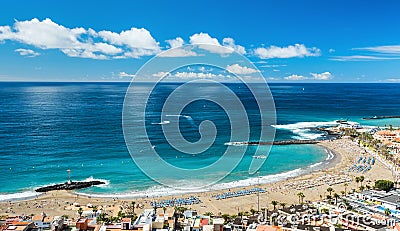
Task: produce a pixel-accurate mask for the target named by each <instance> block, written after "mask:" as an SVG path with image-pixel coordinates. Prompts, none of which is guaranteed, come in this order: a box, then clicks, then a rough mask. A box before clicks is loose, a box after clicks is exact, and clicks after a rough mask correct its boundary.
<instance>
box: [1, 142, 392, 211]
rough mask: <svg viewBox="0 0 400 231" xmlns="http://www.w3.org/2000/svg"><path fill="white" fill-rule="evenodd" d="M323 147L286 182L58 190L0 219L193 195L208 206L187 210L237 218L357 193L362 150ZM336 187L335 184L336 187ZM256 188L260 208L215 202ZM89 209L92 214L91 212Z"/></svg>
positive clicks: (376, 171) (240, 200) (248, 199)
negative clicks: (146, 193) (140, 191)
mask: <svg viewBox="0 0 400 231" xmlns="http://www.w3.org/2000/svg"><path fill="white" fill-rule="evenodd" d="M317 145H319V146H320V147H323V148H324V149H325V150H326V151H327V154H328V158H327V159H326V160H325V161H322V162H321V163H320V164H319V163H317V165H316V164H314V165H315V166H314V167H311V168H310V166H309V167H308V168H307V169H303V172H300V173H299V175H296V176H288V177H286V178H285V179H278V180H277V181H274V182H270V183H261V184H259V185H258V184H254V185H249V186H244V187H243V186H242V187H235V188H234V187H232V188H229V189H219V190H213V191H203V192H190V193H183V194H177V195H167V196H159V197H137V198H132V197H131V198H129V197H127V198H120V197H119V196H118V195H115V197H101V195H100V197H94V196H84V195H82V194H80V193H77V192H74V191H52V192H48V193H44V194H41V195H39V196H37V197H35V198H30V199H24V200H18V201H11V202H9V201H6V202H4V201H3V202H0V214H2V213H5V212H7V213H8V214H10V213H11V214H12V213H15V214H31V213H33V214H37V213H40V212H46V213H47V214H53V215H63V214H67V215H69V216H71V217H74V216H75V217H76V215H77V213H76V210H77V209H78V207H77V206H76V203H78V204H79V205H87V204H93V205H97V206H100V207H106V208H107V209H106V210H107V211H112V213H113V214H116V213H118V211H119V210H120V209H121V206H122V208H124V206H125V207H126V206H127V204H129V203H130V201H135V202H136V204H137V205H140V204H141V205H143V208H142V209H146V208H147V209H149V208H152V207H151V206H150V202H151V201H158V200H164V199H172V198H176V197H179V198H187V197H189V196H195V197H197V198H199V199H200V200H201V201H202V203H200V204H196V205H191V206H186V207H188V208H192V209H196V210H197V211H199V212H200V213H205V212H213V213H214V214H218V213H229V214H235V213H237V212H238V211H248V210H250V209H251V208H252V209H257V208H258V206H260V207H268V206H269V207H271V205H270V203H271V201H272V200H276V201H279V202H284V203H286V204H288V205H289V204H294V203H298V200H299V199H298V196H297V193H298V192H302V193H303V194H304V195H305V196H306V197H305V200H307V201H315V200H319V199H320V198H322V197H325V196H326V189H327V188H328V187H332V188H334V190H335V192H336V193H338V194H340V192H341V191H343V190H344V188H345V186H344V183H345V182H347V183H348V185H349V186H347V189H346V190H347V191H348V190H349V189H351V188H356V186H357V185H355V182H354V181H353V177H354V176H355V175H357V174H355V173H347V172H346V171H345V170H347V168H348V167H349V166H350V165H351V164H352V163H354V161H355V158H356V157H358V156H359V154H360V153H362V148H360V147H359V146H358V145H357V144H355V143H354V142H352V141H350V140H347V139H338V140H330V141H322V142H320V143H319V144H317ZM311 166H312V165H311ZM388 171H389V170H388V169H386V168H385V167H384V166H383V165H381V164H380V163H376V165H375V166H374V167H373V168H372V169H371V170H370V171H369V172H367V173H365V174H364V176H365V178H366V184H367V183H368V182H370V183H371V182H373V180H376V179H378V178H379V177H381V178H382V177H384V176H386V175H387V174H388ZM389 172H390V171H389ZM335 182H341V183H335ZM331 183H332V185H330V184H331ZM305 186H307V187H305ZM308 186H309V187H308ZM255 187H259V188H262V189H264V190H266V193H262V194H260V205H258V200H257V198H255V197H256V196H255V195H253V194H252V195H247V196H241V197H237V198H230V199H224V200H216V199H215V197H214V196H215V195H217V194H221V193H223V192H226V191H228V190H229V191H237V190H242V189H251V188H255ZM74 203H75V205H74ZM84 209H87V210H90V208H84ZM142 209H140V208H138V209H137V212H140V211H141V210H142ZM172 210H173V208H171V207H169V208H167V211H172Z"/></svg>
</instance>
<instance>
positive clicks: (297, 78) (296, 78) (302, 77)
mask: <svg viewBox="0 0 400 231" xmlns="http://www.w3.org/2000/svg"><path fill="white" fill-rule="evenodd" d="M284 79H286V80H296V81H297V80H305V79H308V78H307V77H305V76H302V75H295V74H293V75H289V76H286V77H285V78H284Z"/></svg>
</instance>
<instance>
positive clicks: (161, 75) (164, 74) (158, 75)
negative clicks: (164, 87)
mask: <svg viewBox="0 0 400 231" xmlns="http://www.w3.org/2000/svg"><path fill="white" fill-rule="evenodd" d="M170 75H171V73H169V72H164V71H160V72H157V73H154V74H153V76H154V77H158V78H161V77H165V76H170Z"/></svg>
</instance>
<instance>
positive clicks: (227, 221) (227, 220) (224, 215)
mask: <svg viewBox="0 0 400 231" xmlns="http://www.w3.org/2000/svg"><path fill="white" fill-rule="evenodd" d="M221 217H222V218H224V221H225V222H224V223H225V224H227V223H229V222H230V221H231V216H230V215H229V214H226V213H225V214H222V215H221Z"/></svg>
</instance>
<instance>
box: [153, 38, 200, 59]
mask: <svg viewBox="0 0 400 231" xmlns="http://www.w3.org/2000/svg"><path fill="white" fill-rule="evenodd" d="M166 42H167V43H168V44H169V47H170V48H171V49H170V50H168V51H166V52H162V53H160V54H159V55H158V56H159V57H190V56H197V53H196V52H194V51H192V50H191V49H190V47H183V45H184V44H185V41H183V39H182V38H181V37H177V38H175V39H170V40H166Z"/></svg>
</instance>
